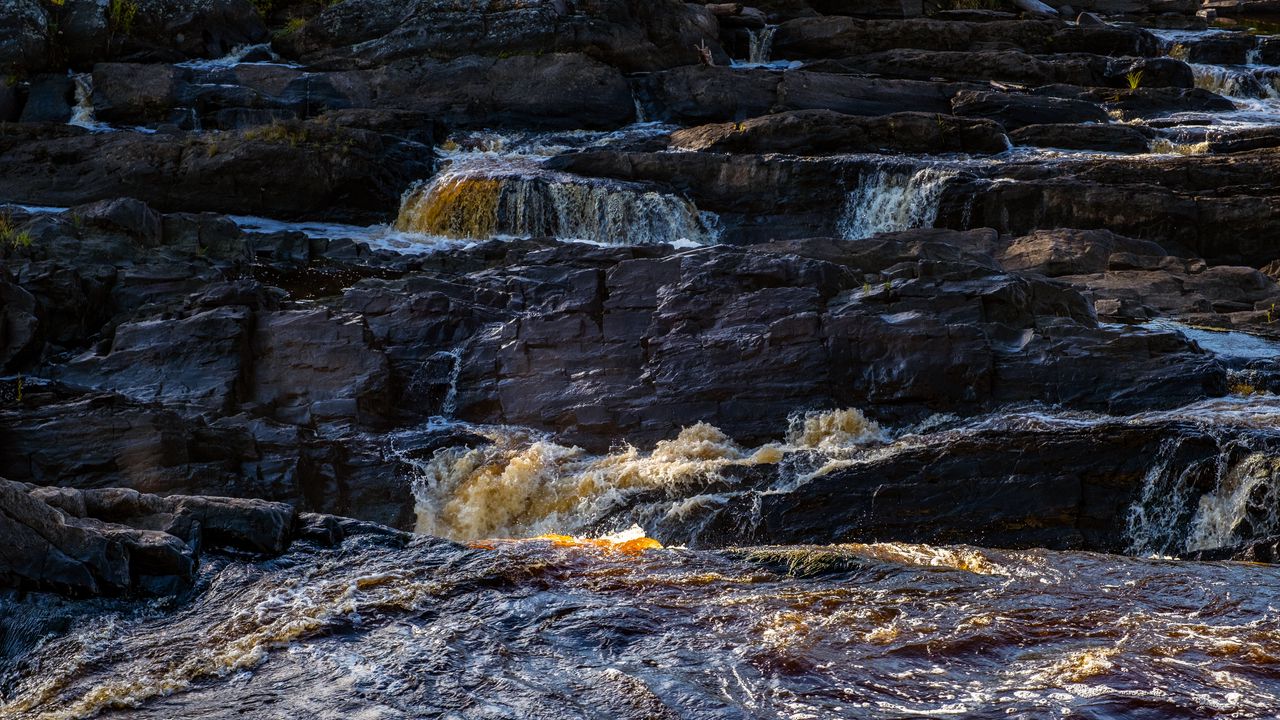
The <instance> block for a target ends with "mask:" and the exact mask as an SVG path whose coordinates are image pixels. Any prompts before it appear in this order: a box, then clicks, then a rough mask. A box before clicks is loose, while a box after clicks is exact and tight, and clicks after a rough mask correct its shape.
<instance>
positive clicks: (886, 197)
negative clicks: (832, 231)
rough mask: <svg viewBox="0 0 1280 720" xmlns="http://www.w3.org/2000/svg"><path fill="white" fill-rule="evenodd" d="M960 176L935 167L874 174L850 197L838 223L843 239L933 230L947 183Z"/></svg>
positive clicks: (864, 179) (893, 170) (875, 171)
mask: <svg viewBox="0 0 1280 720" xmlns="http://www.w3.org/2000/svg"><path fill="white" fill-rule="evenodd" d="M957 174H958V173H957V171H955V170H952V169H948V168H945V167H936V166H932V165H930V166H926V167H924V168H919V169H915V168H910V169H907V170H905V171H904V170H902V169H898V168H891V167H879V168H876V169H874V170H872V171H870V172H869V173H867V174H866V175H865V176H864V177H863V178H862V180H861V182H860V183H859V186H858V188H857V189H856V190H854V191H853V192H851V193H849V198H848V200H847V201H846V203H845V208H844V212H843V213H842V215H841V217H840V220H839V222H838V229H839V231H840V236H841V237H843V238H845V239H846V240H856V239H859V238H866V237H871V236H872V235H875V234H876V233H883V232H896V231H900V230H909V229H911V228H921V227H924V228H927V227H933V223H934V220H936V219H937V217H938V202H939V200H941V199H942V192H943V190H945V189H946V186H947V181H949V180H951V179H952V178H954V177H955V176H956V175H957Z"/></svg>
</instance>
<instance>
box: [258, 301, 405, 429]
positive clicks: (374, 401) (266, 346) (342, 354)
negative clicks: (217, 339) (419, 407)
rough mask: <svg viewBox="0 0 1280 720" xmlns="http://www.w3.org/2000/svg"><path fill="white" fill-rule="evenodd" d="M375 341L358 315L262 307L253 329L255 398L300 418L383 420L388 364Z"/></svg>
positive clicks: (294, 418) (272, 409)
mask: <svg viewBox="0 0 1280 720" xmlns="http://www.w3.org/2000/svg"><path fill="white" fill-rule="evenodd" d="M371 341H372V338H371V336H370V333H369V330H368V328H367V327H366V326H365V323H364V322H363V320H361V319H360V318H359V317H343V316H335V315H333V314H331V313H329V312H327V311H324V310H312V311H282V312H274V313H263V314H261V315H259V317H258V320H257V325H256V328H255V329H254V335H253V351H252V352H253V378H252V382H251V387H252V388H253V389H252V392H251V398H252V400H253V401H254V402H256V403H259V404H261V405H263V406H265V407H266V408H268V409H269V410H270V412H272V413H273V414H274V415H275V416H276V417H278V418H281V419H283V420H285V421H287V422H291V423H296V424H310V423H312V422H324V421H330V420H337V419H350V420H358V421H360V422H362V423H373V424H377V423H380V422H381V421H382V419H383V418H384V417H385V415H386V412H387V409H388V404H389V402H390V398H389V397H388V394H387V392H388V387H387V376H388V366H387V359H386V357H385V356H384V355H383V354H382V353H381V352H378V351H377V350H375V349H374V348H373V347H371Z"/></svg>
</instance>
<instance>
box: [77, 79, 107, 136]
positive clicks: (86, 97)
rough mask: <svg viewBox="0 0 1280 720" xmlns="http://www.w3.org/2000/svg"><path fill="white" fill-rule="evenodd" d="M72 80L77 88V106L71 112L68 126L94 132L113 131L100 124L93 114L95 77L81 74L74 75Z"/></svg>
mask: <svg viewBox="0 0 1280 720" xmlns="http://www.w3.org/2000/svg"><path fill="white" fill-rule="evenodd" d="M71 79H72V81H73V82H74V83H75V86H76V104H75V107H74V108H72V110H71V120H70V121H69V122H68V124H69V125H75V126H76V127H82V128H84V129H86V130H92V131H94V132H104V131H108V130H111V127H110V126H108V125H106V124H105V123H100V122H98V120H97V118H95V117H94V114H93V75H91V74H90V73H79V74H74V75H72V76H71Z"/></svg>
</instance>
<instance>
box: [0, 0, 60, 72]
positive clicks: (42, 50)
mask: <svg viewBox="0 0 1280 720" xmlns="http://www.w3.org/2000/svg"><path fill="white" fill-rule="evenodd" d="M48 28H49V19H48V16H47V15H46V12H45V8H44V6H43V5H42V4H41V3H40V2H39V0H0V71H3V72H4V73H5V74H6V75H25V74H27V73H30V72H38V71H40V70H41V69H43V68H44V65H45V62H46V60H47V52H48V50H47V40H46V38H48V36H49V29H48Z"/></svg>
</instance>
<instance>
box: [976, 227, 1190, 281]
mask: <svg viewBox="0 0 1280 720" xmlns="http://www.w3.org/2000/svg"><path fill="white" fill-rule="evenodd" d="M1117 253H1124V254H1127V255H1131V256H1149V257H1165V256H1166V255H1167V253H1165V251H1164V250H1163V249H1162V248H1161V247H1160V246H1159V245H1157V244H1155V243H1153V242H1149V241H1145V240H1134V239H1132V238H1127V237H1124V236H1121V235H1116V234H1115V233H1113V232H1111V231H1110V230H1041V231H1038V232H1035V233H1032V234H1030V235H1027V236H1025V237H1020V238H1016V239H1014V240H1012V241H1010V242H1009V244H1008V245H1007V246H1005V247H1004V248H1003V249H1001V251H1000V252H999V254H998V255H997V256H996V260H997V261H999V263H1000V265H1001V266H1002V267H1004V268H1005V269H1007V270H1015V271H1020V272H1035V273H1040V274H1041V275H1047V276H1049V277H1057V276H1060V275H1082V274H1086V273H1100V272H1105V271H1106V270H1107V268H1108V267H1109V266H1110V263H1111V261H1112V257H1113V256H1114V255H1116V254H1117Z"/></svg>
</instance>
